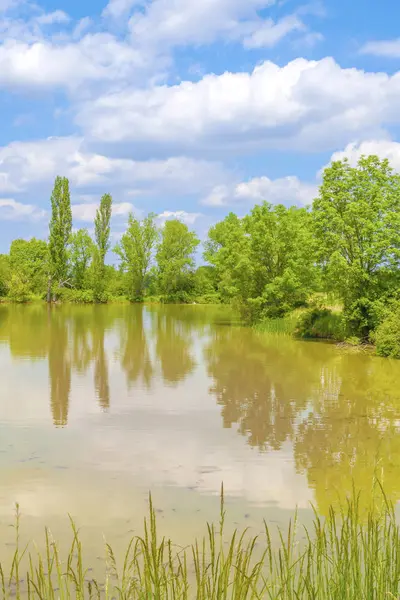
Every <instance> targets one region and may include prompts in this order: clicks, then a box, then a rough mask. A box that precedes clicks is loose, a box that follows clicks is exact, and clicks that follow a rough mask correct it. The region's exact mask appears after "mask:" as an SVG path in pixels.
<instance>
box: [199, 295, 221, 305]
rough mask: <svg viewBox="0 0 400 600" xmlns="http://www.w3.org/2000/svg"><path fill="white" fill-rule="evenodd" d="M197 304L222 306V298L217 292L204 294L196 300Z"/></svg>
mask: <svg viewBox="0 0 400 600" xmlns="http://www.w3.org/2000/svg"><path fill="white" fill-rule="evenodd" d="M194 301H195V302H196V304H221V299H220V296H219V294H218V293H217V292H213V293H211V292H210V293H207V294H202V295H201V296H197V297H196V298H195V300H194Z"/></svg>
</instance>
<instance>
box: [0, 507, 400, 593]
mask: <svg viewBox="0 0 400 600" xmlns="http://www.w3.org/2000/svg"><path fill="white" fill-rule="evenodd" d="M381 500H382V503H381V506H382V508H381V510H380V511H379V510H377V509H376V506H375V507H372V504H371V509H370V510H369V511H368V513H367V514H363V513H362V511H361V510H360V504H359V498H358V497H354V499H353V500H351V501H349V502H348V504H347V505H346V506H345V507H343V509H342V510H341V511H339V512H335V510H334V509H333V508H331V509H330V510H329V513H328V516H327V518H326V519H325V520H324V521H323V520H321V518H320V517H318V516H317V514H315V517H314V522H313V524H312V525H311V527H309V528H305V530H301V531H298V530H297V519H296V515H293V518H292V520H291V521H290V522H288V524H287V532H286V533H285V534H283V533H282V534H281V536H280V543H279V544H278V546H274V545H273V544H272V542H271V539H272V535H271V530H270V527H269V526H268V525H267V523H264V531H263V533H262V534H260V535H259V536H253V537H251V536H250V535H249V534H248V533H246V530H239V531H236V532H234V533H233V535H231V536H230V537H229V536H226V535H225V526H226V513H225V509H224V502H223V497H222V500H221V514H220V521H219V523H218V524H217V525H214V524H207V527H206V534H205V535H204V537H203V538H202V539H199V540H193V543H192V544H191V546H190V547H188V548H180V547H177V546H176V545H175V544H174V542H173V540H170V539H168V540H166V539H161V538H160V537H159V536H158V534H157V518H156V511H155V509H154V507H153V505H152V501H151V497H150V511H149V517H148V518H147V519H145V522H144V531H143V533H142V534H141V535H137V536H135V537H133V538H132V540H131V542H130V544H129V546H128V548H127V550H126V553H125V557H124V560H123V563H122V564H118V563H117V560H116V558H115V555H114V552H113V549H112V548H111V546H110V545H108V544H106V545H105V548H104V553H105V556H106V569H105V572H104V573H103V575H102V577H101V578H98V579H97V578H95V577H94V575H93V569H92V568H91V567H92V565H86V564H85V559H84V548H83V547H82V545H81V542H80V540H79V533H78V529H77V527H76V525H75V523H74V522H73V521H72V520H71V533H72V543H71V547H70V550H69V552H68V555H67V556H64V557H63V556H61V554H60V552H59V549H58V546H57V544H56V542H55V541H53V539H52V536H51V534H50V532H49V531H48V530H46V532H45V544H44V552H43V554H41V553H40V551H39V550H36V551H34V550H33V545H31V546H28V547H27V548H21V547H20V514H19V509H18V507H17V516H16V523H15V531H16V540H15V545H16V547H15V551H13V558H12V567H11V569H10V572H9V573H8V574H7V573H5V572H4V570H3V568H2V569H1V570H0V579H1V586H2V591H3V598H7V597H10V596H14V597H16V598H17V599H20V598H28V600H33V599H38V598H43V599H50V598H64V599H69V598H81V599H84V598H105V599H109V598H119V599H121V600H122V599H124V600H129V599H132V600H133V599H139V598H140V599H142V598H159V599H161V598H170V599H171V600H178V599H179V600H186V599H188V598H197V599H201V600H209V599H210V598H214V599H215V600H222V599H224V600H227V599H228V598H235V599H236V600H247V599H252V600H258V599H260V600H261V599H263V598H270V599H271V600H278V599H279V600H281V599H288V600H289V599H292V598H306V597H307V598H313V599H315V600H336V599H337V600H359V599H360V598H376V599H377V600H378V599H380V598H389V597H390V598H398V597H399V593H400V536H399V528H398V524H397V521H396V516H395V512H394V509H393V507H391V506H389V505H388V504H387V503H386V502H385V500H384V499H383V498H381ZM3 551H4V550H3Z"/></svg>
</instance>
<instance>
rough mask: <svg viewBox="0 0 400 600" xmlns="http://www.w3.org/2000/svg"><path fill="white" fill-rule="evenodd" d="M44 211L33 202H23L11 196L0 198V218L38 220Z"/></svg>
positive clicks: (7, 219) (43, 214)
mask: <svg viewBox="0 0 400 600" xmlns="http://www.w3.org/2000/svg"><path fill="white" fill-rule="evenodd" d="M45 215H46V212H45V211H44V210H42V209H40V208H38V207H37V206H34V205H33V204H23V203H22V202H17V201H16V200H14V199H13V198H0V220H5V221H21V220H24V219H30V220H32V219H34V220H38V219H41V218H43V217H44V216H45Z"/></svg>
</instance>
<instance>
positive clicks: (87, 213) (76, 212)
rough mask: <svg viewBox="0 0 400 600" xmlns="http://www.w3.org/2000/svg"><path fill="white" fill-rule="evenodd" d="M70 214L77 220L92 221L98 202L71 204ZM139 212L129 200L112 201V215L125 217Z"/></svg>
mask: <svg viewBox="0 0 400 600" xmlns="http://www.w3.org/2000/svg"><path fill="white" fill-rule="evenodd" d="M71 208H72V216H73V217H74V219H77V220H78V221H87V222H90V223H93V221H94V218H95V216H96V211H97V209H98V208H99V203H98V202H97V203H95V202H93V203H89V204H87V203H85V204H73V205H72V207H71ZM131 212H132V213H136V214H137V213H141V211H138V210H137V208H136V207H135V206H134V205H133V204H131V203H130V202H119V203H118V202H117V203H115V202H114V203H113V207H112V215H113V217H125V216H127V215H129V213H131Z"/></svg>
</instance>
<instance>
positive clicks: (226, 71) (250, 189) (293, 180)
mask: <svg viewBox="0 0 400 600" xmlns="http://www.w3.org/2000/svg"><path fill="white" fill-rule="evenodd" d="M399 22H400V3H399V2H397V1H396V2H395V1H394V0H381V1H380V2H379V3H378V2H373V1H372V0H369V1H368V0H367V1H365V0H353V1H352V2H345V1H344V0H315V1H314V0H311V1H310V2H307V0H304V1H301V0H202V1H201V2H199V1H198V0H110V1H109V3H108V4H107V2H106V1H105V2H100V1H98V0H96V1H94V0H90V1H89V2H77V1H76V0H69V1H68V2H67V1H66V0H45V1H43V2H40V1H39V3H37V4H36V3H33V2H29V0H0V111H1V127H0V252H5V251H7V250H8V247H9V244H10V242H11V240H12V239H14V238H16V237H23V238H29V237H32V236H36V237H46V236H47V227H48V216H49V214H48V213H49V198H50V194H51V189H52V185H53V181H54V178H55V176H56V175H58V174H60V175H65V176H67V177H68V178H69V179H70V183H71V192H72V203H73V216H74V227H75V228H80V227H86V228H88V229H89V230H91V229H92V223H93V218H94V214H95V211H96V208H97V205H98V202H99V198H100V196H101V195H102V194H103V193H105V192H110V193H112V195H113V198H114V216H113V227H112V231H113V238H114V239H115V240H117V239H118V237H119V236H120V235H121V232H122V231H123V230H124V227H125V224H126V221H127V217H128V214H129V212H130V211H133V212H134V213H136V214H137V215H138V216H142V215H144V214H146V213H147V212H150V211H153V212H156V213H157V214H159V215H160V217H159V218H160V222H162V221H163V220H165V219H167V218H173V217H175V216H177V217H179V218H181V219H182V220H184V221H185V222H186V223H188V224H189V225H190V226H191V227H193V228H194V229H195V230H196V231H197V232H198V233H199V235H200V236H201V237H202V238H204V237H205V235H206V232H207V230H208V228H209V227H210V225H212V224H213V223H215V222H216V221H217V220H219V219H221V218H222V217H223V216H224V215H225V214H227V213H228V212H229V211H231V210H233V211H235V212H237V213H238V214H245V213H246V212H247V211H248V210H249V209H250V208H251V207H252V206H253V205H254V204H255V203H257V202H260V201H262V200H263V199H265V200H268V201H270V202H271V203H277V202H282V203H284V204H286V205H292V204H296V205H299V206H302V205H307V204H308V203H310V202H311V201H312V199H313V197H314V196H315V194H316V191H317V187H318V182H319V178H320V172H321V169H322V168H323V167H324V166H325V165H326V164H327V163H329V161H330V160H331V159H332V158H341V157H344V156H347V157H348V158H349V159H350V160H351V161H352V162H355V161H357V159H358V157H359V156H360V155H361V154H370V153H377V154H379V155H380V156H382V157H388V158H389V159H390V160H391V162H392V164H393V166H394V168H396V169H399V170H400V144H399V143H398V142H397V134H398V131H399V122H400V112H399V110H398V106H399V103H400V73H398V71H397V69H398V65H399V59H400V38H398V37H397V36H398V23H399Z"/></svg>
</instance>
